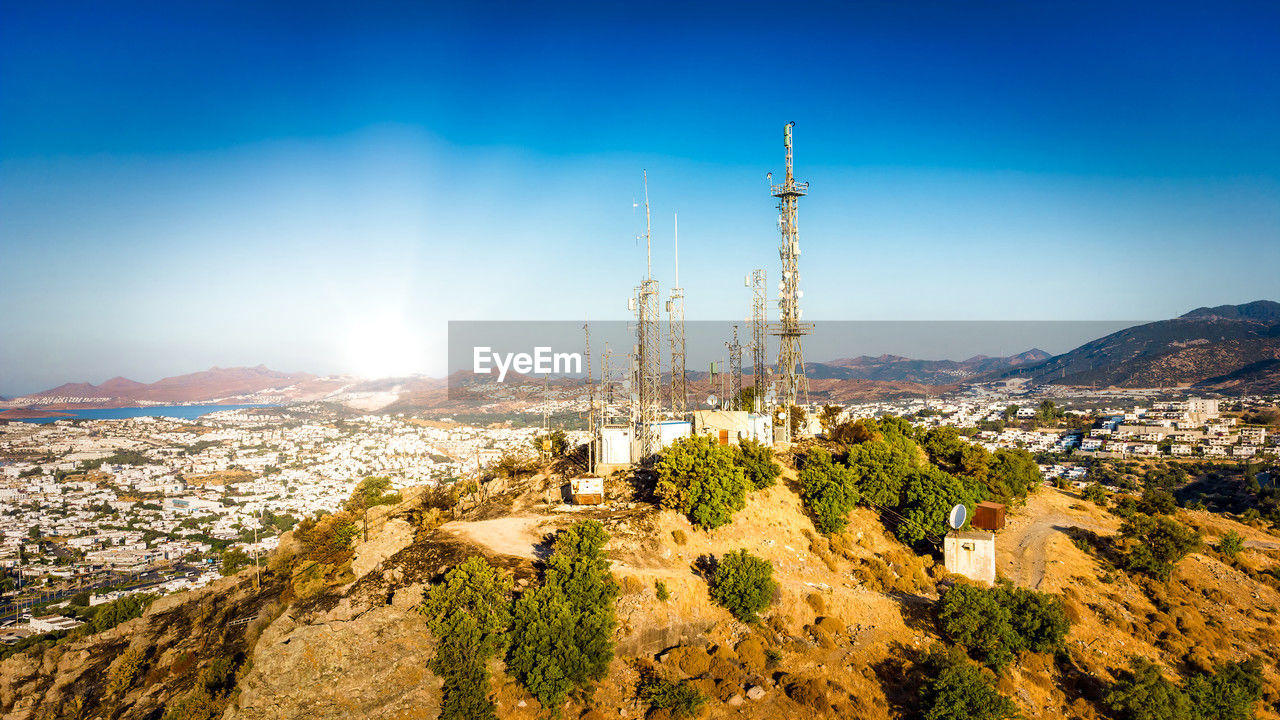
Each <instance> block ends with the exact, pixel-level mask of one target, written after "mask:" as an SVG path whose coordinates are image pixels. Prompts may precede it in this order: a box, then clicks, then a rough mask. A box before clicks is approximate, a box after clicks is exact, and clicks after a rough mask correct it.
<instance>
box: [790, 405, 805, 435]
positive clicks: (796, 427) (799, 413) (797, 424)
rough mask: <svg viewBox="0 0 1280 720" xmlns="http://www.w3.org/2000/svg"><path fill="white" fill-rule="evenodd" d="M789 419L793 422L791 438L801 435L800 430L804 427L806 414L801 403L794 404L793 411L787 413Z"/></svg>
mask: <svg viewBox="0 0 1280 720" xmlns="http://www.w3.org/2000/svg"><path fill="white" fill-rule="evenodd" d="M787 418H788V421H789V422H790V423H791V438H792V439H793V440H794V439H795V438H798V437H800V430H801V429H803V428H804V424H805V423H804V421H805V414H804V410H803V409H802V408H801V407H800V406H799V405H792V406H791V412H789V413H787Z"/></svg>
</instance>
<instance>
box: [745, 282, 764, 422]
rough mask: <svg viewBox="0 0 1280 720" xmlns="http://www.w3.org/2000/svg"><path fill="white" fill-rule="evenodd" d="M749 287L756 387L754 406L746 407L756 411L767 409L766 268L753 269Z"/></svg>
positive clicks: (753, 381) (753, 367)
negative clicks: (765, 404) (765, 400)
mask: <svg viewBox="0 0 1280 720" xmlns="http://www.w3.org/2000/svg"><path fill="white" fill-rule="evenodd" d="M747 287H749V288H751V364H752V371H751V373H752V374H751V380H752V384H753V386H754V387H755V400H754V401H753V406H752V407H750V408H746V409H748V410H752V411H754V412H762V411H763V410H765V406H764V397H765V384H766V382H767V380H766V378H765V371H766V367H765V366H766V365H767V364H768V362H769V361H768V357H769V334H768V332H769V330H768V328H769V300H768V295H767V294H766V293H767V291H768V288H769V279H768V275H767V273H765V271H764V269H763V268H761V269H757V270H752V271H751V274H750V275H749V276H747Z"/></svg>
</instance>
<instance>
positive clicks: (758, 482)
mask: <svg viewBox="0 0 1280 720" xmlns="http://www.w3.org/2000/svg"><path fill="white" fill-rule="evenodd" d="M734 460H735V462H737V464H738V467H740V468H742V470H743V472H745V473H746V475H747V484H748V485H750V486H751V488H752V489H754V490H763V489H765V488H767V487H772V486H773V484H774V483H776V482H777V481H778V476H779V475H781V474H782V466H781V465H779V464H778V463H777V462H775V461H774V459H773V448H771V447H769V446H768V445H764V444H762V443H758V442H756V441H755V440H743V441H741V442H739V443H738V445H737V447H736V449H735V450H734Z"/></svg>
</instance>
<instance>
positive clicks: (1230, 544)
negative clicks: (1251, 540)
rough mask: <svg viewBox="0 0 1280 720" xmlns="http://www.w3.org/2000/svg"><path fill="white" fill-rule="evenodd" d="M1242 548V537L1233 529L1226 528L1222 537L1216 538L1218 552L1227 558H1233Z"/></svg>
mask: <svg viewBox="0 0 1280 720" xmlns="http://www.w3.org/2000/svg"><path fill="white" fill-rule="evenodd" d="M1241 550H1244V538H1242V537H1240V533H1238V532H1236V531H1235V530H1228V531H1227V532H1226V533H1225V534H1224V535H1223V536H1222V537H1220V538H1218V552H1220V553H1222V554H1223V555H1226V556H1227V557H1229V558H1234V557H1235V556H1237V555H1239V554H1240V551H1241Z"/></svg>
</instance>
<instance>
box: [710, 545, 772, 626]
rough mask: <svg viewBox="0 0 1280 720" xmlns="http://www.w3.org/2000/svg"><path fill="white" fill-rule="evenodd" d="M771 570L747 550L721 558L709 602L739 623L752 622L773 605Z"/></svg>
mask: <svg viewBox="0 0 1280 720" xmlns="http://www.w3.org/2000/svg"><path fill="white" fill-rule="evenodd" d="M777 587H778V586H777V583H775V582H774V581H773V566H772V565H770V564H769V561H768V560H765V559H763V558H758V557H756V556H755V555H752V554H751V553H749V552H747V551H746V550H737V551H735V552H731V553H729V554H728V555H725V556H724V557H722V558H720V561H719V562H718V563H716V569H715V572H714V573H713V575H712V577H711V587H710V590H711V599H712V600H713V601H715V603H716V604H718V605H720V606H721V607H723V608H724V609H726V610H728V611H729V612H731V613H733V616H734V617H736V618H738V619H739V620H741V621H742V622H755V620H756V619H757V615H758V614H759V613H760V612H761V611H762V610H764V609H765V608H767V607H769V605H770V603H772V602H773V593H774V591H775V590H776V589H777Z"/></svg>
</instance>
